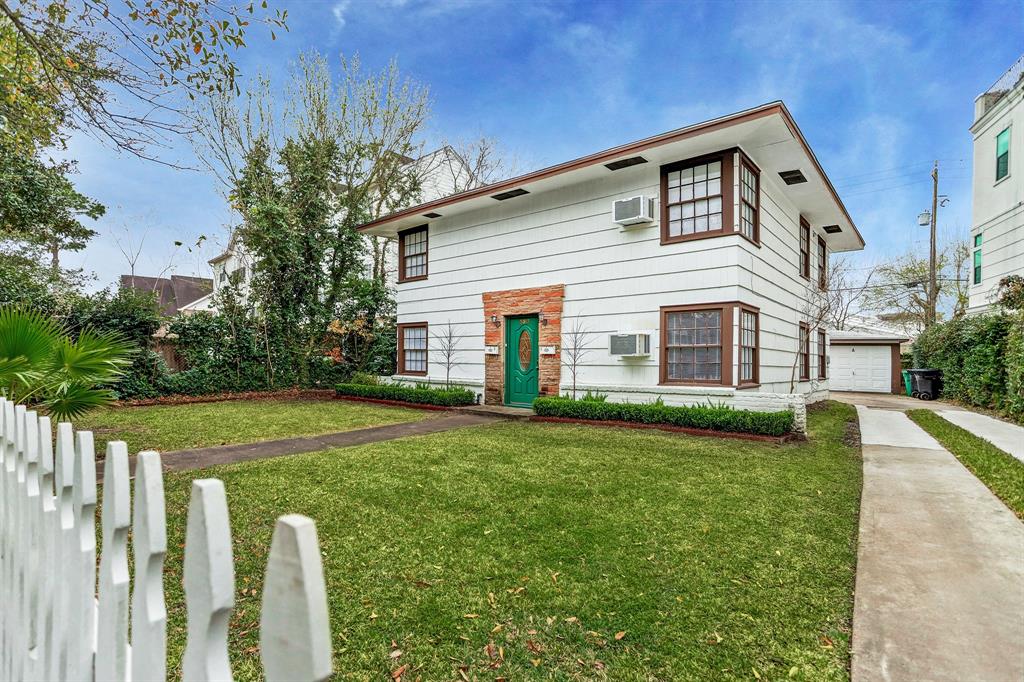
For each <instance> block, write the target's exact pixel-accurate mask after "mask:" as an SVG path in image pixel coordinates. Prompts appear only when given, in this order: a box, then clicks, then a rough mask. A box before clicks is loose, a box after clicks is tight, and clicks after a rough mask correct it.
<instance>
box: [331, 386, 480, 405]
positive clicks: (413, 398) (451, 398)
mask: <svg viewBox="0 0 1024 682" xmlns="http://www.w3.org/2000/svg"><path fill="white" fill-rule="evenodd" d="M335 388H336V389H337V392H338V395H340V396H352V397H353V398H371V399H373V400H398V401H401V402H406V403H416V404H417V405H437V406H440V407H458V406H460V405H472V404H473V403H475V402H476V394H475V393H473V392H472V391H470V390H468V389H465V388H423V387H421V386H417V387H415V388H413V387H410V386H401V385H398V384H376V385H374V384H338V385H337V386H336V387H335Z"/></svg>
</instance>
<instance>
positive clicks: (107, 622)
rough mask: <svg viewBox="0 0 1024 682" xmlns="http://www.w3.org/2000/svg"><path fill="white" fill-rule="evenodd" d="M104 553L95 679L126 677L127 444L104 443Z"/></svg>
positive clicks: (114, 680)
mask: <svg viewBox="0 0 1024 682" xmlns="http://www.w3.org/2000/svg"><path fill="white" fill-rule="evenodd" d="M102 521H103V553H102V554H101V555H100V597H99V608H98V610H97V626H96V630H97V632H96V679H97V680H109V681H110V682H125V681H126V680H127V679H128V587H129V579H128V527H129V525H130V524H131V482H130V480H129V475H128V446H127V444H126V443H124V442H123V441H114V442H111V443H107V454H106V457H105V459H104V460H103V514H102Z"/></svg>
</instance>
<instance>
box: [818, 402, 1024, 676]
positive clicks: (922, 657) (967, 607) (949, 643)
mask: <svg viewBox="0 0 1024 682" xmlns="http://www.w3.org/2000/svg"><path fill="white" fill-rule="evenodd" d="M834 396H835V397H836V398H837V399H838V398H839V397H840V396H839V394H834ZM846 396H849V394H846ZM846 396H844V397H846ZM875 398H878V399H880V400H879V401H878V403H879V404H881V403H887V402H889V400H891V401H892V403H891V404H892V405H893V406H891V407H888V408H887V409H880V408H878V407H871V406H866V405H863V404H861V405H858V407H857V413H858V416H859V417H860V428H861V441H862V452H863V456H864V490H863V493H862V497H861V512H860V537H859V546H858V558H857V585H856V592H855V597H854V614H853V664H852V678H853V682H868V681H872V682H873V681H874V680H883V681H890V680H891V681H903V680H907V681H910V680H914V681H917V680H933V681H941V680H949V681H951V682H952V681H954V680H955V681H957V682H962V681H967V680H978V681H979V682H981V681H983V682H1003V681H1006V682H1020V680H1024V523H1021V521H1020V520H1019V519H1018V518H1017V517H1016V516H1014V515H1013V513H1012V512H1011V511H1010V510H1009V509H1008V508H1007V507H1006V506H1005V505H1004V504H1003V503H1002V502H1000V501H999V500H998V499H997V498H996V497H995V495H993V494H992V492H991V491H990V490H989V489H988V488H987V487H985V485H984V484H982V483H981V482H980V481H979V480H978V479H977V478H975V477H974V475H973V474H971V473H970V472H969V471H968V470H967V469H966V468H964V467H963V465H961V464H960V462H959V461H958V460H957V459H956V458H955V457H954V456H953V455H952V454H950V453H949V452H948V451H947V450H945V449H944V448H943V447H942V446H941V445H940V444H939V443H938V442H937V441H936V440H935V439H934V438H932V437H931V436H930V435H928V433H926V432H925V431H924V430H923V429H921V428H920V427H919V426H917V425H916V424H915V423H914V422H912V421H910V419H909V418H908V417H907V416H906V415H905V414H903V413H902V412H901V411H900V410H903V409H907V407H906V406H904V405H903V403H904V402H906V401H911V400H912V399H908V398H902V399H901V398H900V397H899V396H873V397H872V399H871V402H875ZM886 399H888V400H886ZM922 404H926V403H923V401H918V400H912V406H914V407H919V406H921V405H922ZM940 405H941V404H940ZM941 406H942V407H943V409H947V407H948V406H945V405H941Z"/></svg>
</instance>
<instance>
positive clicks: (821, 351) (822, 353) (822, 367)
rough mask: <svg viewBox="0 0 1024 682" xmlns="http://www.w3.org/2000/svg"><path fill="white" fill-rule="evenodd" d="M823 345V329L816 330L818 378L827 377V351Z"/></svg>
mask: <svg viewBox="0 0 1024 682" xmlns="http://www.w3.org/2000/svg"><path fill="white" fill-rule="evenodd" d="M827 348H828V347H827V346H826V345H825V330H824V329H819V330H818V378H819V379H825V378H827V377H828V351H827Z"/></svg>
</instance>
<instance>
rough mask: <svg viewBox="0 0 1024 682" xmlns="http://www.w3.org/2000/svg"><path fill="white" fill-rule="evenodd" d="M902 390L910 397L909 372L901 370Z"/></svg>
mask: <svg viewBox="0 0 1024 682" xmlns="http://www.w3.org/2000/svg"><path fill="white" fill-rule="evenodd" d="M903 388H904V390H905V391H906V392H907V395H910V391H911V388H910V372H908V371H907V370H903Z"/></svg>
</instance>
